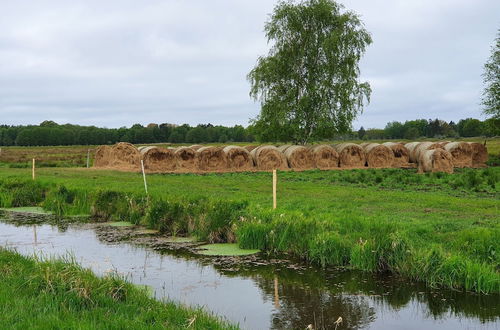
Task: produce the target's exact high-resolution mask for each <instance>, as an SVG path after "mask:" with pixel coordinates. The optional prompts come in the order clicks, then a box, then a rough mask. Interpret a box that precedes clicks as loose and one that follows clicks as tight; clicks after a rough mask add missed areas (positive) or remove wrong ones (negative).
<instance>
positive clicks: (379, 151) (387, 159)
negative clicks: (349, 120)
mask: <svg viewBox="0 0 500 330" xmlns="http://www.w3.org/2000/svg"><path fill="white" fill-rule="evenodd" d="M363 149H364V150H365V154H366V165H367V166H368V167H378V168H388V167H391V166H392V164H393V162H394V155H393V153H392V150H391V149H389V147H386V146H384V145H381V144H379V143H369V144H365V145H364V146H363Z"/></svg>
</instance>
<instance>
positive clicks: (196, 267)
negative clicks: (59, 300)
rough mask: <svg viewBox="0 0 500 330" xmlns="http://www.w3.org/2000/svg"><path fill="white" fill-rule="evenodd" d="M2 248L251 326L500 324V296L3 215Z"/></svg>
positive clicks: (465, 326)
mask: <svg viewBox="0 0 500 330" xmlns="http://www.w3.org/2000/svg"><path fill="white" fill-rule="evenodd" d="M0 245H1V246H4V247H9V248H13V249H16V250H17V251H19V252H20V253H22V254H24V255H33V254H36V255H38V256H40V255H41V256H44V257H52V256H63V257H64V256H68V255H71V256H72V257H73V258H74V259H75V260H76V261H77V262H78V263H80V264H81V265H82V266H83V267H86V268H90V269H92V270H93V271H94V272H95V273H96V274H98V275H104V274H106V273H108V272H116V273H118V274H121V275H122V276H124V277H126V278H127V279H128V280H129V281H131V282H133V283H135V284H141V285H148V286H150V287H152V288H153V289H154V294H155V297H156V298H158V299H164V298H167V299H171V300H173V301H176V302H181V303H183V304H187V305H191V306H202V307H203V308H205V309H206V310H207V311H212V312H214V313H216V314H217V315H220V316H222V317H224V318H226V319H227V320H229V321H231V322H233V323H238V324H239V325H240V326H241V327H242V328H243V329H269V328H272V329H305V328H306V327H307V326H308V325H310V324H312V325H313V326H314V328H315V329H334V328H335V321H337V320H338V318H339V317H342V323H341V324H339V326H338V329H453V330H456V329H500V296H499V295H489V296H484V295H482V296H481V295H476V294H464V293H461V292H455V291H451V290H434V289H429V288H426V287H425V286H423V285H421V284H415V283H407V282H406V281H404V280H402V279H400V278H397V277H393V276H380V275H371V274H365V273H361V272H352V271H341V270H335V269H330V270H322V269H319V268H315V267H303V268H298V269H297V268H295V269H290V268H289V267H285V266H283V265H282V264H277V265H276V264H272V263H271V264H269V263H265V262H263V263H262V265H246V266H241V267H227V266H217V265H214V263H213V262H211V260H210V259H209V258H206V257H199V256H196V255H194V254H191V253H187V252H186V253H179V252H173V251H163V252H157V251H153V250H152V249H148V248H145V247H139V246H136V245H133V244H129V243H113V244H110V243H106V242H102V241H100V240H99V239H98V236H97V235H96V233H95V231H94V230H93V229H92V228H89V227H88V226H83V225H72V226H69V227H66V228H58V227H55V226H51V225H36V226H15V225H13V224H10V223H4V222H0Z"/></svg>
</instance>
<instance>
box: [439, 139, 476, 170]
mask: <svg viewBox="0 0 500 330" xmlns="http://www.w3.org/2000/svg"><path fill="white" fill-rule="evenodd" d="M443 149H444V150H446V151H448V152H449V153H450V154H451V156H452V157H453V167H472V147H471V145H470V144H468V143H467V142H450V143H447V144H446V145H445V146H444V148H443Z"/></svg>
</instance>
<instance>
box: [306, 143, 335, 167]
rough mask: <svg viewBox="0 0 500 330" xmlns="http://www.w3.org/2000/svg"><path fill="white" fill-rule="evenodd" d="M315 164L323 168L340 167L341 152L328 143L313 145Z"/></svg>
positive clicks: (312, 151)
mask: <svg viewBox="0 0 500 330" xmlns="http://www.w3.org/2000/svg"><path fill="white" fill-rule="evenodd" d="M311 153H312V155H313V160H314V165H315V166H316V168H319V169H321V170H328V169H332V168H337V167H339V154H338V152H337V150H335V148H333V147H331V146H329V145H327V144H318V145H315V146H313V147H311Z"/></svg>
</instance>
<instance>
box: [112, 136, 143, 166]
mask: <svg viewBox="0 0 500 330" xmlns="http://www.w3.org/2000/svg"><path fill="white" fill-rule="evenodd" d="M112 153H113V161H112V163H111V166H113V167H114V168H118V169H124V170H130V169H136V170H139V169H140V164H141V153H140V152H139V150H137V148H136V147H135V146H134V145H133V144H131V143H128V142H119V143H117V144H115V145H114V146H113V147H112Z"/></svg>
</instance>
